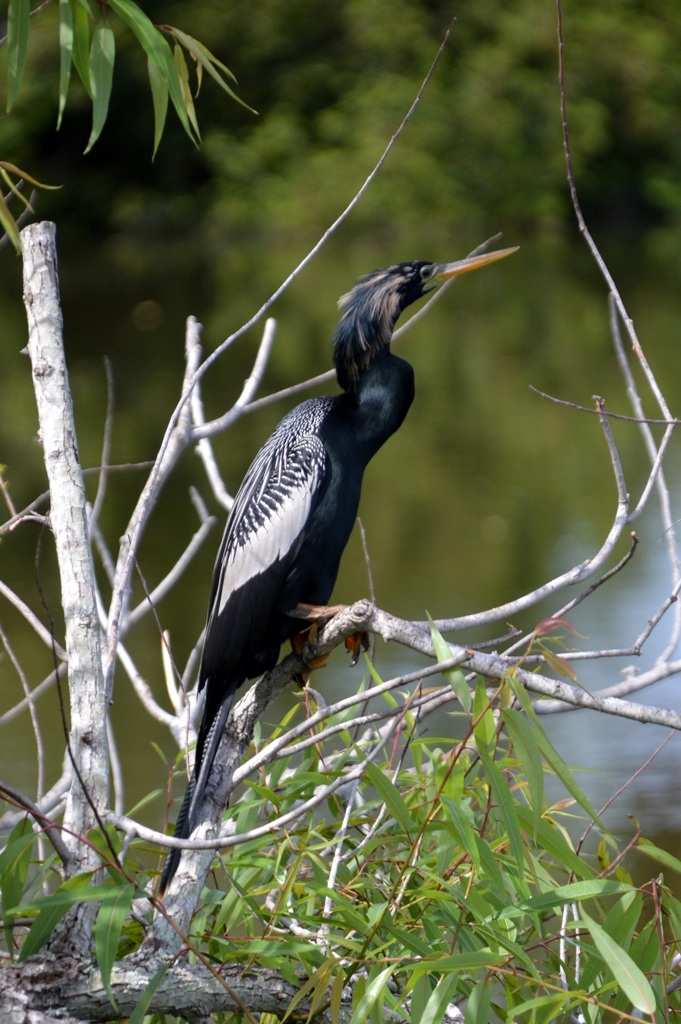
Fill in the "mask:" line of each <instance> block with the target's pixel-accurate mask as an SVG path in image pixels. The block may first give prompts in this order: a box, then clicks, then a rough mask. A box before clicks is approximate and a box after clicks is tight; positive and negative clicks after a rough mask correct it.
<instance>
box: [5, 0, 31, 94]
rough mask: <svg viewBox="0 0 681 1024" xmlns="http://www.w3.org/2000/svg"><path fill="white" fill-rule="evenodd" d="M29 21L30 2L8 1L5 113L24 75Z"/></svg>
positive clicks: (22, 0) (25, 0) (21, 0)
mask: <svg viewBox="0 0 681 1024" xmlns="http://www.w3.org/2000/svg"><path fill="white" fill-rule="evenodd" d="M30 21H31V4H30V0H9V7H8V9H7V113H8V114H9V112H10V110H11V109H12V107H13V106H14V101H15V99H16V98H17V92H18V90H19V83H20V82H21V76H22V74H23V73H24V64H25V62H26V51H27V49H28V33H29V28H30Z"/></svg>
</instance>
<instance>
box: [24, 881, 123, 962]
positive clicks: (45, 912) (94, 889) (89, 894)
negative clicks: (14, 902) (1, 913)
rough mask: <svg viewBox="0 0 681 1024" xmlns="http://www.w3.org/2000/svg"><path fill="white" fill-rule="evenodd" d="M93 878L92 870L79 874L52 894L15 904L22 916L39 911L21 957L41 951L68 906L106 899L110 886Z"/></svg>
mask: <svg viewBox="0 0 681 1024" xmlns="http://www.w3.org/2000/svg"><path fill="white" fill-rule="evenodd" d="M90 879H91V875H90V874H89V873H86V874H84V875H77V876H76V877H75V878H70V879H69V880H68V881H67V882H64V884H63V885H61V886H60V887H59V889H58V890H57V891H56V892H55V893H52V894H51V895H50V896H45V897H40V899H38V900H35V901H33V902H32V903H23V904H20V905H19V906H18V907H16V908H15V911H14V913H15V915H16V916H19V915H21V916H22V917H23V916H25V915H26V914H31V913H33V912H34V911H35V910H37V911H38V916H37V917H36V919H35V921H34V922H33V924H32V925H31V929H30V931H29V933H28V935H27V936H26V941H25V942H24V944H23V946H22V947H21V953H20V956H19V959H20V960H26V959H27V958H28V957H29V956H33V954H34V953H39V952H40V950H41V949H42V947H43V945H44V944H45V942H46V941H47V939H49V937H50V935H51V934H52V932H53V931H54V929H55V927H56V925H57V924H58V923H59V921H60V920H61V919H62V917H63V916H64V914H65V913H66V911H67V910H68V909H69V907H72V906H73V905H74V904H75V903H82V902H84V901H92V900H101V899H105V898H106V897H107V896H108V895H109V893H110V892H111V888H110V886H106V887H104V886H101V885H100V886H91V885H90Z"/></svg>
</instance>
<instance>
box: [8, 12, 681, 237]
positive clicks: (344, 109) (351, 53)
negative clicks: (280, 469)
mask: <svg viewBox="0 0 681 1024" xmlns="http://www.w3.org/2000/svg"><path fill="white" fill-rule="evenodd" d="M144 6H145V10H146V12H147V14H148V15H149V17H150V18H151V19H152V20H153V19H154V17H155V16H157V17H158V18H159V19H163V20H164V21H170V22H171V23H172V24H177V25H179V26H182V27H183V28H184V29H185V30H186V31H187V32H191V33H192V34H193V35H194V36H196V37H197V38H199V39H202V40H204V41H205V42H206V43H207V45H209V46H210V47H211V49H212V51H213V53H215V54H216V55H217V56H218V57H219V58H220V59H221V60H223V61H224V62H225V63H226V64H227V65H228V66H229V67H230V68H231V69H233V70H234V71H235V73H236V74H237V76H238V79H239V86H240V95H241V96H242V97H243V98H244V100H245V101H246V102H247V103H249V104H250V105H251V106H253V107H255V108H256V109H257V110H258V111H259V112H260V113H259V116H257V117H255V116H253V115H252V114H251V113H249V111H247V110H245V109H243V108H240V107H238V106H236V105H232V104H229V103H227V102H225V96H224V93H222V92H221V91H220V90H219V89H218V88H216V87H215V86H214V83H212V82H211V81H210V80H207V81H205V82H204V85H203V89H202V93H201V95H200V97H199V99H198V101H197V109H198V110H199V120H200V123H201V127H202V136H203V145H202V147H201V149H200V150H196V149H194V148H193V147H192V146H191V145H190V144H189V142H188V140H187V139H186V137H183V133H182V129H181V127H180V125H179V122H175V123H170V120H169V125H168V130H167V133H166V136H165V138H164V139H163V141H162V143H161V147H160V150H159V152H158V154H157V156H156V160H155V162H154V164H153V165H152V163H151V161H150V155H151V148H152V137H153V114H152V105H151V100H150V99H149V103H148V107H145V106H144V104H143V103H140V96H142V95H143V93H144V92H145V90H146V85H144V87H143V88H140V79H141V78H144V79H146V74H147V72H146V66H145V61H144V58H143V56H142V55H141V53H140V52H139V46H138V45H137V43H136V41H135V40H134V38H133V37H132V34H131V33H130V32H129V30H128V29H125V28H124V26H123V25H122V24H121V23H117V24H116V25H115V26H114V27H115V30H116V33H117V37H119V38H118V40H117V50H118V54H119V56H118V58H117V65H116V74H115V81H114V89H113V95H112V103H111V112H110V119H109V121H108V123H107V125H106V126H105V128H104V131H103V134H102V137H101V139H100V141H99V142H98V143H97V145H96V146H95V147H94V149H93V151H92V152H91V153H89V154H88V155H87V156H86V157H83V156H82V155H81V154H82V151H83V149H84V148H85V145H86V143H87V140H88V136H89V131H90V106H89V103H88V102H87V98H86V97H85V95H84V93H83V91H82V87H81V86H80V85H79V84H75V83H74V84H73V85H72V89H71V96H70V99H69V104H68V106H67V110H66V114H65V117H64V121H63V125H62V128H61V131H60V133H59V135H57V136H55V132H54V126H55V122H56V115H57V76H58V66H57V46H56V35H55V34H56V30H57V13H58V12H57V7H56V5H52V7H49V8H47V9H45V10H44V11H42V12H41V13H39V14H38V15H37V16H36V17H35V19H34V25H33V26H32V28H33V31H32V35H31V43H30V50H29V55H28V60H29V68H30V70H31V71H33V72H34V73H32V74H30V75H28V76H27V77H26V81H25V83H24V85H23V87H22V90H21V92H20V95H19V97H18V101H17V106H16V108H15V111H14V113H13V115H12V116H11V117H10V118H6V119H5V121H4V123H3V125H2V139H1V145H2V151H3V153H4V154H5V156H6V158H7V159H13V160H14V161H15V162H16V163H19V164H20V165H21V166H26V167H27V168H28V169H31V170H32V171H33V173H35V174H36V175H37V176H38V177H42V178H43V179H44V180H50V181H52V182H54V183H57V182H61V183H63V184H65V185H66V186H67V187H66V188H65V189H64V190H63V191H62V192H61V194H59V195H57V196H50V197H49V198H48V197H45V198H41V208H40V213H41V215H44V216H49V217H54V218H55V219H59V215H60V214H62V213H63V212H64V211H66V210H68V212H69V217H70V219H73V218H74V216H76V217H77V218H78V219H79V222H80V223H79V227H80V230H81V231H83V232H85V233H88V232H90V231H102V230H105V231H129V232H131V233H133V234H139V233H143V235H144V237H145V239H146V240H147V241H149V239H150V238H158V239H163V238H164V237H166V236H167V235H169V234H172V235H175V233H177V232H178V231H181V232H183V233H185V235H186V241H187V244H188V245H191V244H192V242H194V243H195V244H200V245H201V246H205V245H206V244H208V243H210V245H211V246H212V245H218V246H219V245H220V244H234V242H235V241H240V240H241V239H242V238H243V236H244V235H246V236H248V238H249V239H253V237H254V234H256V233H262V234H264V235H266V236H267V235H268V234H269V233H270V232H271V231H272V227H273V224H274V223H276V230H277V232H278V233H282V232H285V233H286V234H287V235H288V236H294V237H297V236H302V237H303V238H304V239H307V238H308V237H314V236H316V234H317V233H318V232H319V230H320V228H321V227H323V226H324V225H325V224H326V223H327V222H328V221H330V220H331V219H332V218H333V217H334V216H335V215H336V214H337V212H338V211H339V209H340V208H342V206H343V204H344V202H345V200H346V198H347V195H348V188H349V187H350V188H352V187H353V186H354V185H355V184H358V183H359V182H361V181H362V180H363V177H364V175H365V174H366V171H367V169H368V168H369V167H370V165H371V163H372V161H373V160H374V159H375V157H376V156H377V154H378V152H379V151H380V149H381V147H382V146H383V143H384V140H385V139H386V138H387V137H389V135H390V134H391V133H392V131H393V130H394V128H395V126H396V124H397V123H398V122H399V119H400V118H401V116H402V114H403V112H404V110H405V108H406V107H407V105H408V104H409V102H410V101H411V98H412V97H413V93H414V88H415V84H416V83H418V82H419V81H420V79H421V77H422V75H423V73H424V72H425V69H426V68H427V66H428V64H429V63H430V60H431V59H432V54H433V52H434V49H435V48H436V47H437V45H438V44H439V41H440V40H441V38H442V35H443V32H444V30H445V28H446V26H447V25H448V24H449V22H450V20H451V18H452V15H453V14H454V15H456V17H457V23H456V25H455V28H454V31H453V34H452V38H451V41H450V46H449V51H448V54H447V56H446V57H445V60H444V61H443V62H442V64H441V66H440V67H439V69H438V72H437V75H436V76H435V79H434V81H433V82H432V84H431V86H430V88H429V91H428V98H427V103H426V104H424V106H423V108H422V109H421V110H420V111H419V112H418V114H417V116H416V117H415V119H414V121H413V123H412V125H411V126H410V129H409V140H408V142H409V144H408V146H403V147H401V148H400V149H399V150H398V152H396V153H395V154H394V155H393V157H392V158H391V160H390V161H389V164H388V166H387V168H386V171H385V173H384V175H383V176H382V178H381V180H380V181H379V183H378V186H377V188H375V189H374V190H372V192H371V194H370V195H369V196H368V197H367V199H366V201H365V202H364V203H363V204H362V205H361V207H360V210H359V211H358V213H357V215H356V217H355V220H354V230H355V231H356V232H358V233H359V232H361V231H362V230H366V229H369V228H370V229H372V230H373V229H377V228H380V230H381V231H383V232H386V231H389V230H390V224H391V222H394V221H397V220H399V221H400V222H402V223H404V222H405V221H409V220H413V221H415V222H423V221H424V220H426V221H428V220H430V221H431V222H432V223H434V224H435V223H437V224H438V225H440V226H441V228H442V229H444V230H445V231H446V232H450V231H451V230H452V227H453V226H455V227H456V228H457V229H458V230H461V229H462V225H469V226H470V227H471V230H474V231H480V230H482V231H484V230H486V229H487V228H488V227H489V224H490V223H493V224H494V225H495V226H496V224H498V223H499V222H503V223H504V224H505V225H506V227H507V229H511V228H513V227H516V228H518V229H522V230H523V231H525V232H530V233H542V232H551V231H555V230H556V229H559V228H560V227H561V226H562V225H563V224H564V223H565V221H566V219H568V218H569V217H570V211H569V209H568V204H567V197H566V190H565V184H564V183H565V170H564V163H563V157H562V148H561V136H560V120H559V117H558V116H557V104H558V99H557V90H556V67H557V53H556V49H557V45H556V27H555V7H554V4H553V3H549V2H546V0H515V2H512V3H509V4H499V3H498V2H491V0H475V2H474V0H461V2H459V3H458V4H456V5H452V4H449V3H444V2H441V0H439V2H434V3H423V2H420V3H418V2H414V0H390V2H388V0H345V2H343V3H339V4H334V5H332V6H331V5H329V4H327V3H324V2H322V0H294V2H292V3H288V4H285V5H283V4H280V3H277V2H276V0H262V2H260V3H259V4H258V8H257V11H254V10H253V9H252V8H249V7H248V6H245V5H243V4H236V3H235V4H223V3H221V2H218V0H203V2H200V0H199V2H195V3H192V4H191V5H187V4H185V3H178V2H176V3H161V2H159V0H152V2H149V3H147V4H145V5H144ZM564 18H565V31H566V46H567V47H568V48H569V58H570V59H569V71H568V79H567V88H568V100H569V103H570V108H571V117H572V123H573V131H574V134H575V139H574V142H575V146H574V151H575V160H576V168H575V170H576V173H577V176H578V179H579V181H580V188H581V194H582V199H583V203H584V205H585V208H586V211H587V214H589V215H593V216H594V217H597V218H598V220H599V221H600V222H601V223H604V224H606V225H607V226H609V227H613V228H617V229H620V230H631V229H632V228H642V227H649V226H651V225H656V224H660V223H663V222H667V223H678V221H679V219H680V218H681V192H680V190H679V188H678V168H679V166H680V165H681V126H680V124H679V119H678V110H679V107H680V106H681V65H680V64H679V61H678V52H679V43H680V42H681V8H679V5H678V4H677V3H676V2H675V0H667V2H659V0H643V2H641V0H638V2H633V0H604V2H601V3H599V4H598V5H593V4H591V3H588V2H586V0H574V2H571V3H569V4H566V6H565V11H564ZM3 77H4V76H3ZM76 196H77V201H76V198H75V197H76ZM74 230H75V227H74Z"/></svg>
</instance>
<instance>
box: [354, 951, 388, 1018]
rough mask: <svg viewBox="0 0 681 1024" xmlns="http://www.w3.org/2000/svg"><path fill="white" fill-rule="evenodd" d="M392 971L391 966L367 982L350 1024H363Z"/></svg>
mask: <svg viewBox="0 0 681 1024" xmlns="http://www.w3.org/2000/svg"><path fill="white" fill-rule="evenodd" d="M394 970H395V967H394V966H393V965H392V964H391V965H390V966H389V967H384V968H383V970H382V971H380V972H379V974H377V975H376V977H375V978H373V979H372V980H371V981H370V982H369V984H368V985H367V986H366V989H365V990H364V992H363V994H362V996H361V998H360V999H359V1000H358V1002H357V1005H356V1006H355V1008H354V1010H353V1012H352V1019H351V1021H350V1024H365V1021H366V1019H367V1017H368V1016H369V1013H370V1011H371V1008H372V1007H373V1006H374V1004H375V1003H376V1001H377V1000H379V999H381V998H382V997H383V992H384V990H385V986H386V984H387V982H388V978H389V977H390V975H391V974H392V973H393V971H394Z"/></svg>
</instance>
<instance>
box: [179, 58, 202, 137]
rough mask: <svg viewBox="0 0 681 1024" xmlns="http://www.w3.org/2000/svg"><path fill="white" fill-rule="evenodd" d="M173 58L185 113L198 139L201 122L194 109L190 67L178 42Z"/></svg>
mask: <svg viewBox="0 0 681 1024" xmlns="http://www.w3.org/2000/svg"><path fill="white" fill-rule="evenodd" d="M173 60H174V61H175V67H176V68H177V79H178V82H179V83H180V94H181V96H182V105H183V106H184V110H185V113H186V115H187V118H188V120H189V123H190V125H191V126H192V130H193V132H194V134H195V136H196V138H197V139H199V138H200V137H201V133H200V132H199V124H198V121H197V120H196V110H195V109H194V100H193V98H192V91H191V89H190V88H189V68H188V67H187V61H186V60H185V57H184V53H183V52H182V47H181V46H180V45H179V44H177V45H176V46H175V49H174V50H173Z"/></svg>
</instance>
